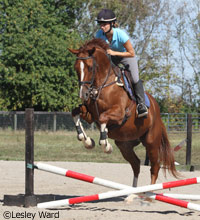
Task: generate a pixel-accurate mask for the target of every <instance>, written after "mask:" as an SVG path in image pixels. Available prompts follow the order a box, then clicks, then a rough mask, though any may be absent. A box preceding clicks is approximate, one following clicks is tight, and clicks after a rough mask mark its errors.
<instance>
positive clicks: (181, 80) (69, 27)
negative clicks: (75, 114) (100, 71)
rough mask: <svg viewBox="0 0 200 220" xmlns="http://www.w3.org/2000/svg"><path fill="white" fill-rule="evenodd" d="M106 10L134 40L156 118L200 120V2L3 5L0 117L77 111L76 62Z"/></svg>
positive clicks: (73, 0) (6, 1) (4, 1)
mask: <svg viewBox="0 0 200 220" xmlns="http://www.w3.org/2000/svg"><path fill="white" fill-rule="evenodd" d="M102 8H110V9H112V10H113V11H114V12H115V13H116V16H117V22H118V24H119V26H120V27H121V28H124V29H125V30H126V31H127V32H128V34H129V36H130V37H131V39H132V42H133V46H134V49H135V51H136V54H137V58H138V63H139V70H140V77H141V78H142V79H143V80H144V84H145V89H146V90H147V91H149V92H150V93H151V94H152V95H153V96H154V97H155V98H156V99H157V101H158V102H159V104H160V107H161V111H162V112H199V105H200V99H199V95H200V83H199V76H200V35H199V33H200V2H199V1H198V0H192V1H190V4H188V1H184V0H183V1H174V0H171V1H167V0H150V1H149V0H103V1H97V0H87V1H86V0H56V1H55V0H18V1H12V0H1V1H0V110H14V111H15V110H24V109H25V108H26V107H34V109H35V110H40V111H70V110H71V109H72V108H73V107H75V106H76V105H77V104H79V102H80V100H79V98H78V90H79V87H78V82H77V76H76V73H75V71H74V66H73V65H74V61H75V57H74V56H73V55H71V54H70V53H69V51H68V50H67V48H76V49H78V48H79V47H80V46H81V45H82V44H83V42H84V41H86V40H89V39H92V38H93V37H94V34H95V32H96V31H97V29H98V28H99V27H98V25H97V23H96V21H95V18H96V16H97V13H98V12H99V11H100V10H101V9H102Z"/></svg>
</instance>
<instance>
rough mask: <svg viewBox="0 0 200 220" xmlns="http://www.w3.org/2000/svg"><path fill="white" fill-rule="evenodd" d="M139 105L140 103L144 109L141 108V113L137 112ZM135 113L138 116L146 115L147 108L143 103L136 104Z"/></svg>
mask: <svg viewBox="0 0 200 220" xmlns="http://www.w3.org/2000/svg"><path fill="white" fill-rule="evenodd" d="M140 105H142V106H143V108H144V109H143V110H144V111H143V112H142V113H139V112H138V107H139V106H140ZM136 113H137V115H138V118H141V117H147V115H148V108H147V107H146V105H145V104H143V103H141V104H138V105H137V107H136Z"/></svg>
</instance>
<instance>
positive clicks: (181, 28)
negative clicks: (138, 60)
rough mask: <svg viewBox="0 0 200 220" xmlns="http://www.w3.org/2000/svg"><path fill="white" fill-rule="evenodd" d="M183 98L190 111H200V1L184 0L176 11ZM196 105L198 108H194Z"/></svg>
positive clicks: (176, 34)
mask: <svg viewBox="0 0 200 220" xmlns="http://www.w3.org/2000/svg"><path fill="white" fill-rule="evenodd" d="M175 38H176V39H177V41H178V45H179V54H180V56H179V59H177V61H179V63H180V65H179V69H180V72H181V75H182V81H181V83H180V85H181V94H182V99H183V100H184V101H185V102H186V103H187V105H188V108H187V109H188V111H192V110H193V111H198V112H199V111H200V110H199V106H200V2H199V1H198V0H193V1H191V2H190V4H188V2H187V1H183V2H182V5H180V6H179V7H178V8H177V11H176V33H175ZM194 106H196V108H194Z"/></svg>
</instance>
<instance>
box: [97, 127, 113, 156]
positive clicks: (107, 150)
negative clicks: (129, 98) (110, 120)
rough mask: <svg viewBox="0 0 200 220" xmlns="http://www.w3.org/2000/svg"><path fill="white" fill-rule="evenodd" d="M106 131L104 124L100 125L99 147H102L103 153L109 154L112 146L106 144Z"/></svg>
mask: <svg viewBox="0 0 200 220" xmlns="http://www.w3.org/2000/svg"><path fill="white" fill-rule="evenodd" d="M107 133H108V129H107V128H106V123H103V124H101V127H100V140H99V145H100V146H101V147H102V149H103V151H104V153H107V154H110V153H112V151H113V148H112V145H111V144H110V143H109V142H108V136H107Z"/></svg>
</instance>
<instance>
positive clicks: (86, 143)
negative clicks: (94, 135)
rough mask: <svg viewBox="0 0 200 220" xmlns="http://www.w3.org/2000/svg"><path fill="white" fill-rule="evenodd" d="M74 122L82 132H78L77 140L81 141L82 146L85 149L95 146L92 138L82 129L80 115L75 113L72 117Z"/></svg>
mask: <svg viewBox="0 0 200 220" xmlns="http://www.w3.org/2000/svg"><path fill="white" fill-rule="evenodd" d="M73 120H74V123H75V125H76V126H80V128H81V131H82V133H80V134H78V140H80V141H82V142H83V144H84V146H85V147H86V148H87V149H92V148H94V146H95V142H94V140H92V139H91V138H90V137H88V136H87V135H86V133H85V131H84V129H83V126H82V123H81V120H80V116H79V115H76V116H75V117H73Z"/></svg>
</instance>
